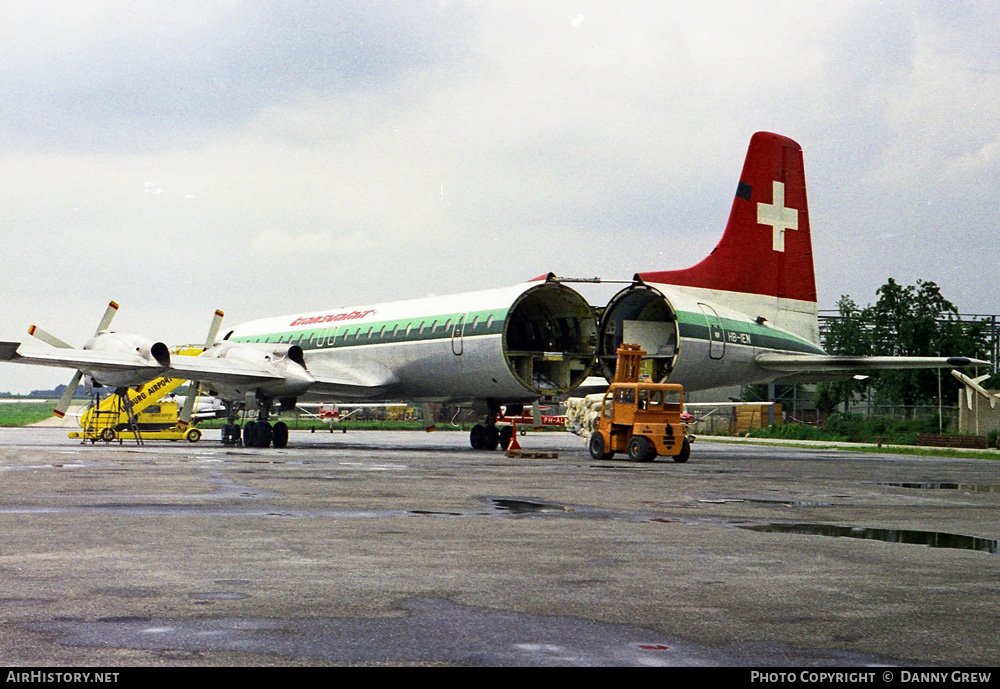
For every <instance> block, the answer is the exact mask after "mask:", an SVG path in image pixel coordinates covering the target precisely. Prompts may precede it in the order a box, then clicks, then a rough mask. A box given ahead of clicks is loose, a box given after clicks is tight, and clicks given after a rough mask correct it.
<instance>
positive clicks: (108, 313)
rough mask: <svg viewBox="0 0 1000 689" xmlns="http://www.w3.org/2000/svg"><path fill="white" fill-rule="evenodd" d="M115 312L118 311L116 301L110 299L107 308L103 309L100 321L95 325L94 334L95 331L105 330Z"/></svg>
mask: <svg viewBox="0 0 1000 689" xmlns="http://www.w3.org/2000/svg"><path fill="white" fill-rule="evenodd" d="M116 313H118V303H117V302H114V301H112V302H111V303H109V304H108V308H107V309H105V310H104V316H103V317H102V318H101V322H100V324H99V325H98V326H97V331H96V332H95V333H94V334H95V335H96V334H97V333H100V332H102V331H104V330H107V329H108V326H110V325H111V321H112V320H113V319H114V317H115V314H116Z"/></svg>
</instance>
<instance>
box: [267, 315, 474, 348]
mask: <svg viewBox="0 0 1000 689" xmlns="http://www.w3.org/2000/svg"><path fill="white" fill-rule="evenodd" d="M462 323H463V318H461V317H460V318H458V319H457V320H454V321H453V320H452V319H451V318H448V319H445V320H444V321H443V322H442V321H439V320H437V319H432V320H429V321H428V320H422V321H411V322H409V323H407V324H406V326H405V327H404V326H403V325H401V324H399V323H397V324H395V325H393V326H392V327H391V328H390V327H389V326H387V325H382V326H379V327H378V328H376V327H375V326H369V327H368V328H367V329H366V328H365V327H364V326H358V327H356V328H352V327H350V326H348V327H347V328H345V329H344V330H343V331H342V332H337V330H338V329H337V328H331V329H330V332H326V331H324V330H319V331H317V330H313V331H310V332H307V333H289V334H283V335H267V336H262V337H257V338H254V339H253V340H249V341H251V342H271V343H274V344H290V345H299V346H306V347H329V346H332V345H334V344H335V343H338V342H346V343H354V342H368V341H371V340H376V341H380V340H390V341H391V340H398V339H407V338H410V337H413V336H418V337H419V336H423V335H431V334H434V333H442V334H447V335H448V336H451V335H452V334H453V327H452V326H453V325H454V327H455V328H460V327H462ZM492 325H493V316H487V317H486V319H485V320H484V319H481V318H480V317H479V316H475V317H473V319H472V320H471V321H469V323H468V324H466V325H465V329H464V331H463V333H462V334H467V333H469V331H470V330H471V331H474V330H477V329H481V328H484V329H487V330H488V329H489V328H490V327H492Z"/></svg>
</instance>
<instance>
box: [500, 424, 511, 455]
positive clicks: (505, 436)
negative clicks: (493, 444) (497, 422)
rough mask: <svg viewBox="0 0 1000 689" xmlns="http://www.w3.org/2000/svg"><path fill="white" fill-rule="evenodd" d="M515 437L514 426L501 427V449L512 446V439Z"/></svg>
mask: <svg viewBox="0 0 1000 689" xmlns="http://www.w3.org/2000/svg"><path fill="white" fill-rule="evenodd" d="M513 438H514V428H513V427H512V426H504V427H503V428H501V429H500V449H501V450H506V449H507V448H508V447H509V446H510V441H511V440H513Z"/></svg>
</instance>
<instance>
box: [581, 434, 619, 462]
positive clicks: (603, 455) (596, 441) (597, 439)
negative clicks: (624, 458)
mask: <svg viewBox="0 0 1000 689" xmlns="http://www.w3.org/2000/svg"><path fill="white" fill-rule="evenodd" d="M587 448H588V449H589V450H590V456H591V457H593V458H594V459H611V458H612V457H614V456H615V453H614V452H605V451H604V436H603V435H601V433H600V431H594V432H593V433H591V434H590V442H589V443H588V444H587Z"/></svg>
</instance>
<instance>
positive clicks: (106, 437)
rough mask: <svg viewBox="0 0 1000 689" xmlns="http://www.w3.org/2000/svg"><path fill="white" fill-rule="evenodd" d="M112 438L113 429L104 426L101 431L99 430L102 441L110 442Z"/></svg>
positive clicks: (113, 437)
mask: <svg viewBox="0 0 1000 689" xmlns="http://www.w3.org/2000/svg"><path fill="white" fill-rule="evenodd" d="M114 439H115V429H113V428H105V429H104V430H103V431H101V440H103V441H104V442H106V443H110V442H111V441H112V440H114Z"/></svg>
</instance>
